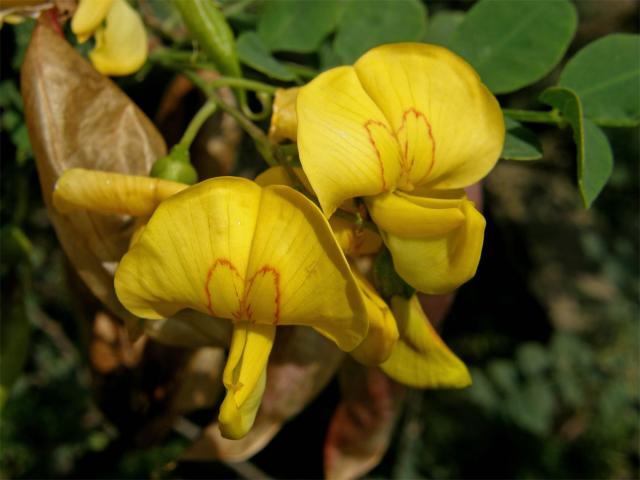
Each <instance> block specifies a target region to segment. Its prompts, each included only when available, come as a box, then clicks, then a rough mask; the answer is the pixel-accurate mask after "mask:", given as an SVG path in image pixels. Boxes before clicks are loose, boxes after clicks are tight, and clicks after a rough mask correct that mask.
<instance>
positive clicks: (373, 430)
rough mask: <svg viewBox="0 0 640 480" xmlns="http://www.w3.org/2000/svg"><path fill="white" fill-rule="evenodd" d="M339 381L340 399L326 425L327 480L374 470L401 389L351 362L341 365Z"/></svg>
mask: <svg viewBox="0 0 640 480" xmlns="http://www.w3.org/2000/svg"><path fill="white" fill-rule="evenodd" d="M340 380H341V382H340V383H341V387H342V392H343V399H342V401H341V402H340V404H338V408H337V409H336V412H335V413H334V415H333V418H332V419H331V423H330V425H329V431H328V433H327V438H326V441H325V448H324V471H325V476H326V477H327V478H329V479H352V478H358V477H361V476H362V475H364V474H366V473H367V472H368V471H370V470H371V469H372V468H374V467H375V466H376V465H377V464H378V463H379V462H380V460H381V459H382V456H383V455H384V453H385V452H386V451H387V448H388V446H389V442H390V440H391V435H392V433H393V428H394V426H395V423H396V420H397V419H398V415H399V413H400V410H401V407H402V403H403V399H404V387H402V386H401V385H399V384H397V383H395V382H394V381H393V380H391V379H390V378H389V377H387V376H386V375H385V374H384V373H382V371H380V369H378V368H366V367H363V366H362V365H360V364H357V363H355V362H354V361H352V360H351V361H349V362H345V364H344V365H343V368H342V370H341V372H340Z"/></svg>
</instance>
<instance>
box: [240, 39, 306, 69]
mask: <svg viewBox="0 0 640 480" xmlns="http://www.w3.org/2000/svg"><path fill="white" fill-rule="evenodd" d="M236 49H237V52H238V58H239V59H240V61H241V62H242V63H244V64H245V65H248V66H250V67H251V68H254V69H256V70H257V71H259V72H261V73H264V74H265V75H268V76H269V77H271V78H275V79H277V80H284V81H292V80H295V79H296V75H295V74H294V73H293V72H292V71H291V70H289V69H288V68H287V67H286V66H285V65H283V64H282V63H280V62H279V61H278V60H276V59H275V58H273V56H272V55H271V53H269V51H268V50H267V48H266V47H265V46H264V44H263V43H262V39H261V38H260V37H259V36H258V34H257V33H255V32H245V33H243V34H242V35H240V36H239V37H238V39H237V43H236Z"/></svg>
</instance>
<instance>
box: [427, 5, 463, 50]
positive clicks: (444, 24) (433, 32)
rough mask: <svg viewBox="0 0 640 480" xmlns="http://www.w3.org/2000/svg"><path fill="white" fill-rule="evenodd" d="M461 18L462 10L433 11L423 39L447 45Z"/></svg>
mask: <svg viewBox="0 0 640 480" xmlns="http://www.w3.org/2000/svg"><path fill="white" fill-rule="evenodd" d="M463 20H464V12H460V11H458V10H441V11H439V12H437V13H435V14H434V15H433V16H432V17H431V18H430V19H429V23H428V24H427V33H426V34H425V36H424V38H423V41H424V42H425V43H433V44H435V45H441V46H443V47H448V46H449V45H450V44H451V39H452V38H453V35H454V34H455V33H456V30H457V29H458V27H459V26H460V24H461V23H462V21H463Z"/></svg>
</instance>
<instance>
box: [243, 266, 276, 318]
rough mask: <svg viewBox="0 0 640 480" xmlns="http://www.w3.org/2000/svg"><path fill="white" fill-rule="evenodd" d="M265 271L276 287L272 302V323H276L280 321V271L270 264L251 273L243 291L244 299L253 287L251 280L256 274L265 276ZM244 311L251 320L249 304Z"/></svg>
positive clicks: (251, 312) (251, 313)
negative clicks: (270, 276)
mask: <svg viewBox="0 0 640 480" xmlns="http://www.w3.org/2000/svg"><path fill="white" fill-rule="evenodd" d="M267 273H270V274H271V275H272V276H273V277H272V278H273V285H274V287H275V289H276V295H275V298H274V302H275V313H274V317H275V320H274V321H273V324H274V325H277V324H278V322H279V321H280V272H279V271H278V270H277V269H276V268H275V267H272V266H271V265H265V266H264V267H262V268H261V269H260V270H258V271H257V272H256V273H254V274H253V276H252V277H251V278H250V279H249V281H248V282H247V289H246V293H245V299H246V298H247V297H248V296H249V292H250V291H251V288H252V287H253V282H254V281H255V279H256V278H257V276H258V275H262V276H265V275H266V274H267ZM245 312H246V313H247V316H248V319H249V320H251V315H253V311H252V310H251V305H247V306H246V308H245Z"/></svg>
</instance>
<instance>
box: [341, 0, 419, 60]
mask: <svg viewBox="0 0 640 480" xmlns="http://www.w3.org/2000/svg"><path fill="white" fill-rule="evenodd" d="M426 23H427V10H426V7H425V6H424V4H423V3H422V2H420V1H419V0H360V1H352V2H347V4H346V6H345V9H344V12H343V14H342V18H341V20H340V25H339V26H338V32H337V33H336V37H335V40H334V43H333V48H334V50H335V51H336V53H337V54H338V56H339V57H340V58H341V60H342V61H343V62H344V63H346V64H348V63H353V62H355V61H356V60H357V59H358V57H360V55H362V54H363V53H365V52H366V51H367V50H369V49H370V48H373V47H375V46H377V45H382V44H383V43H394V42H410V41H418V40H420V39H421V38H422V37H423V36H424V33H425V30H426Z"/></svg>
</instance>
